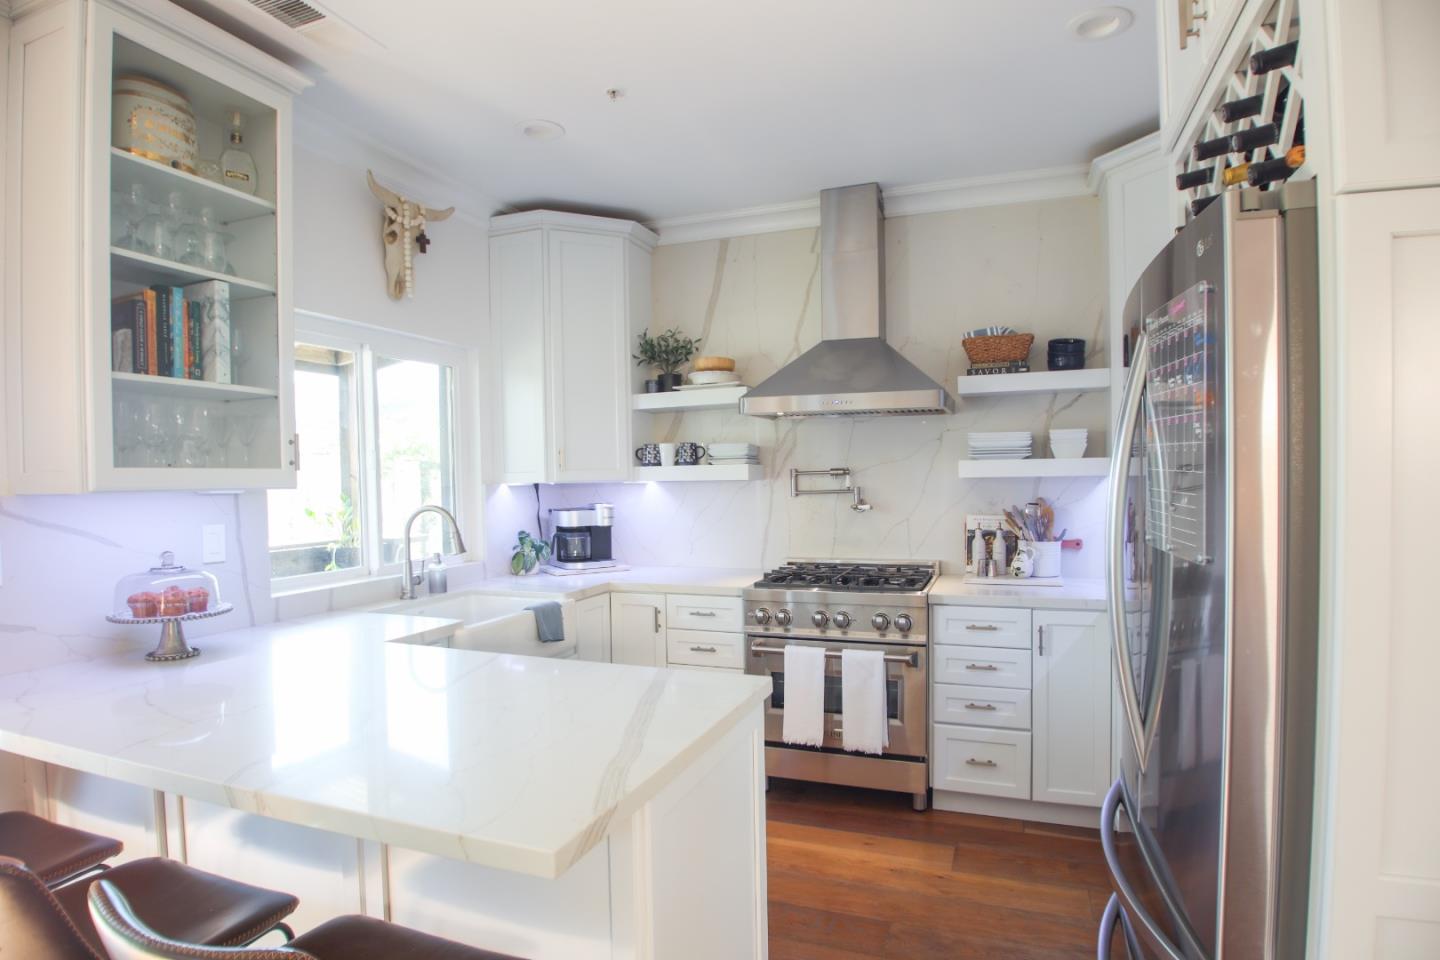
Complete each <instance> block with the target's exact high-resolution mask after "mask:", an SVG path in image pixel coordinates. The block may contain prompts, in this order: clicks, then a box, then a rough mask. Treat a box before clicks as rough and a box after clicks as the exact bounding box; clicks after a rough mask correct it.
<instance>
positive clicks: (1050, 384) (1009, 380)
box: [955, 367, 1110, 397]
mask: <svg viewBox="0 0 1440 960" xmlns="http://www.w3.org/2000/svg"><path fill="white" fill-rule="evenodd" d="M1109 387H1110V369H1109V368H1108V367H1096V368H1092V369H1087V370H1036V371H1035V372H1033V373H994V374H987V375H985V376H978V377H969V376H965V377H960V378H958V382H957V383H956V384H955V395H956V396H959V397H989V396H996V395H1000V394H1025V393H1089V392H1091V391H1095V390H1106V389H1108V388H1109Z"/></svg>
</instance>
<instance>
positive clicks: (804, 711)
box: [780, 643, 825, 747]
mask: <svg viewBox="0 0 1440 960" xmlns="http://www.w3.org/2000/svg"><path fill="white" fill-rule="evenodd" d="M780 739H781V740H784V741H785V742H786V743H793V744H796V745H798V746H802V747H818V746H820V745H821V744H822V743H823V742H824V740H825V648H824V647H803V646H800V645H799V644H795V643H791V644H786V646H785V716H784V718H783V722H782V723H781V727H780Z"/></svg>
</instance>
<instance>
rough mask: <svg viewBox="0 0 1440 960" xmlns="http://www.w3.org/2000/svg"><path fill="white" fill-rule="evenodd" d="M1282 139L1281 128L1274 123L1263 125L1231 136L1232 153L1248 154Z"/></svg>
mask: <svg viewBox="0 0 1440 960" xmlns="http://www.w3.org/2000/svg"><path fill="white" fill-rule="evenodd" d="M1279 139H1280V128H1279V127H1278V126H1276V125H1275V124H1273V123H1266V124H1261V125H1260V126H1258V127H1251V128H1250V129H1249V130H1241V131H1240V132H1239V133H1232V134H1230V152H1231V153H1248V152H1249V151H1251V150H1255V149H1257V148H1259V147H1268V146H1270V144H1272V143H1275V142H1276V141H1277V140H1279Z"/></svg>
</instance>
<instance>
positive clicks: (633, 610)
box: [610, 593, 666, 667]
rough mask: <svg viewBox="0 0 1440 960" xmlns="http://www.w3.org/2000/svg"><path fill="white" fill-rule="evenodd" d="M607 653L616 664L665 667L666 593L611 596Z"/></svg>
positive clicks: (616, 594) (617, 594)
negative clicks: (608, 652)
mask: <svg viewBox="0 0 1440 960" xmlns="http://www.w3.org/2000/svg"><path fill="white" fill-rule="evenodd" d="M610 653H611V660H613V661H614V662H615V663H629V664H634V665H636V666H641V667H663V666H665V662H666V657H665V596H664V595H663V594H659V593H613V594H611V595H610Z"/></svg>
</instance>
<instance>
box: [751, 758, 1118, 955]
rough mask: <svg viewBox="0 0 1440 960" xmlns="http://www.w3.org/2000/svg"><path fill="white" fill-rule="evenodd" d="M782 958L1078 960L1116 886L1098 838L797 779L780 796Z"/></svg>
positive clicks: (772, 818)
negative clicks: (922, 808) (921, 808)
mask: <svg viewBox="0 0 1440 960" xmlns="http://www.w3.org/2000/svg"><path fill="white" fill-rule="evenodd" d="M767 806H768V810H769V815H768V831H769V848H770V855H769V865H770V957H771V960H876V958H882V957H883V958H905V960H933V958H945V960H1060V958H1065V960H1079V958H1087V960H1088V958H1093V957H1094V956H1095V933H1096V927H1097V925H1098V923H1099V920H1100V913H1101V911H1102V910H1103V909H1104V907H1105V901H1106V900H1107V899H1108V898H1109V896H1110V884H1109V878H1108V875H1107V874H1106V871H1105V861H1104V859H1103V857H1102V855H1101V852H1100V841H1099V839H1098V834H1097V833H1096V831H1094V830H1085V829H1081V828H1078V827H1057V826H1051V825H1048V824H1039V823H1027V822H1023V821H1020V820H1002V819H998V818H994V817H976V816H969V815H967V814H959V813H944V812H941V811H929V812H926V813H916V812H915V811H914V810H912V809H911V808H910V798H909V797H908V796H901V795H900V794H887V793H881V792H877V791H867V790H854V789H850V788H848V787H832V786H828V785H824V784H814V783H800V782H797V781H793V780H774V781H772V784H771V788H770V792H769V795H768V804H767Z"/></svg>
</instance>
